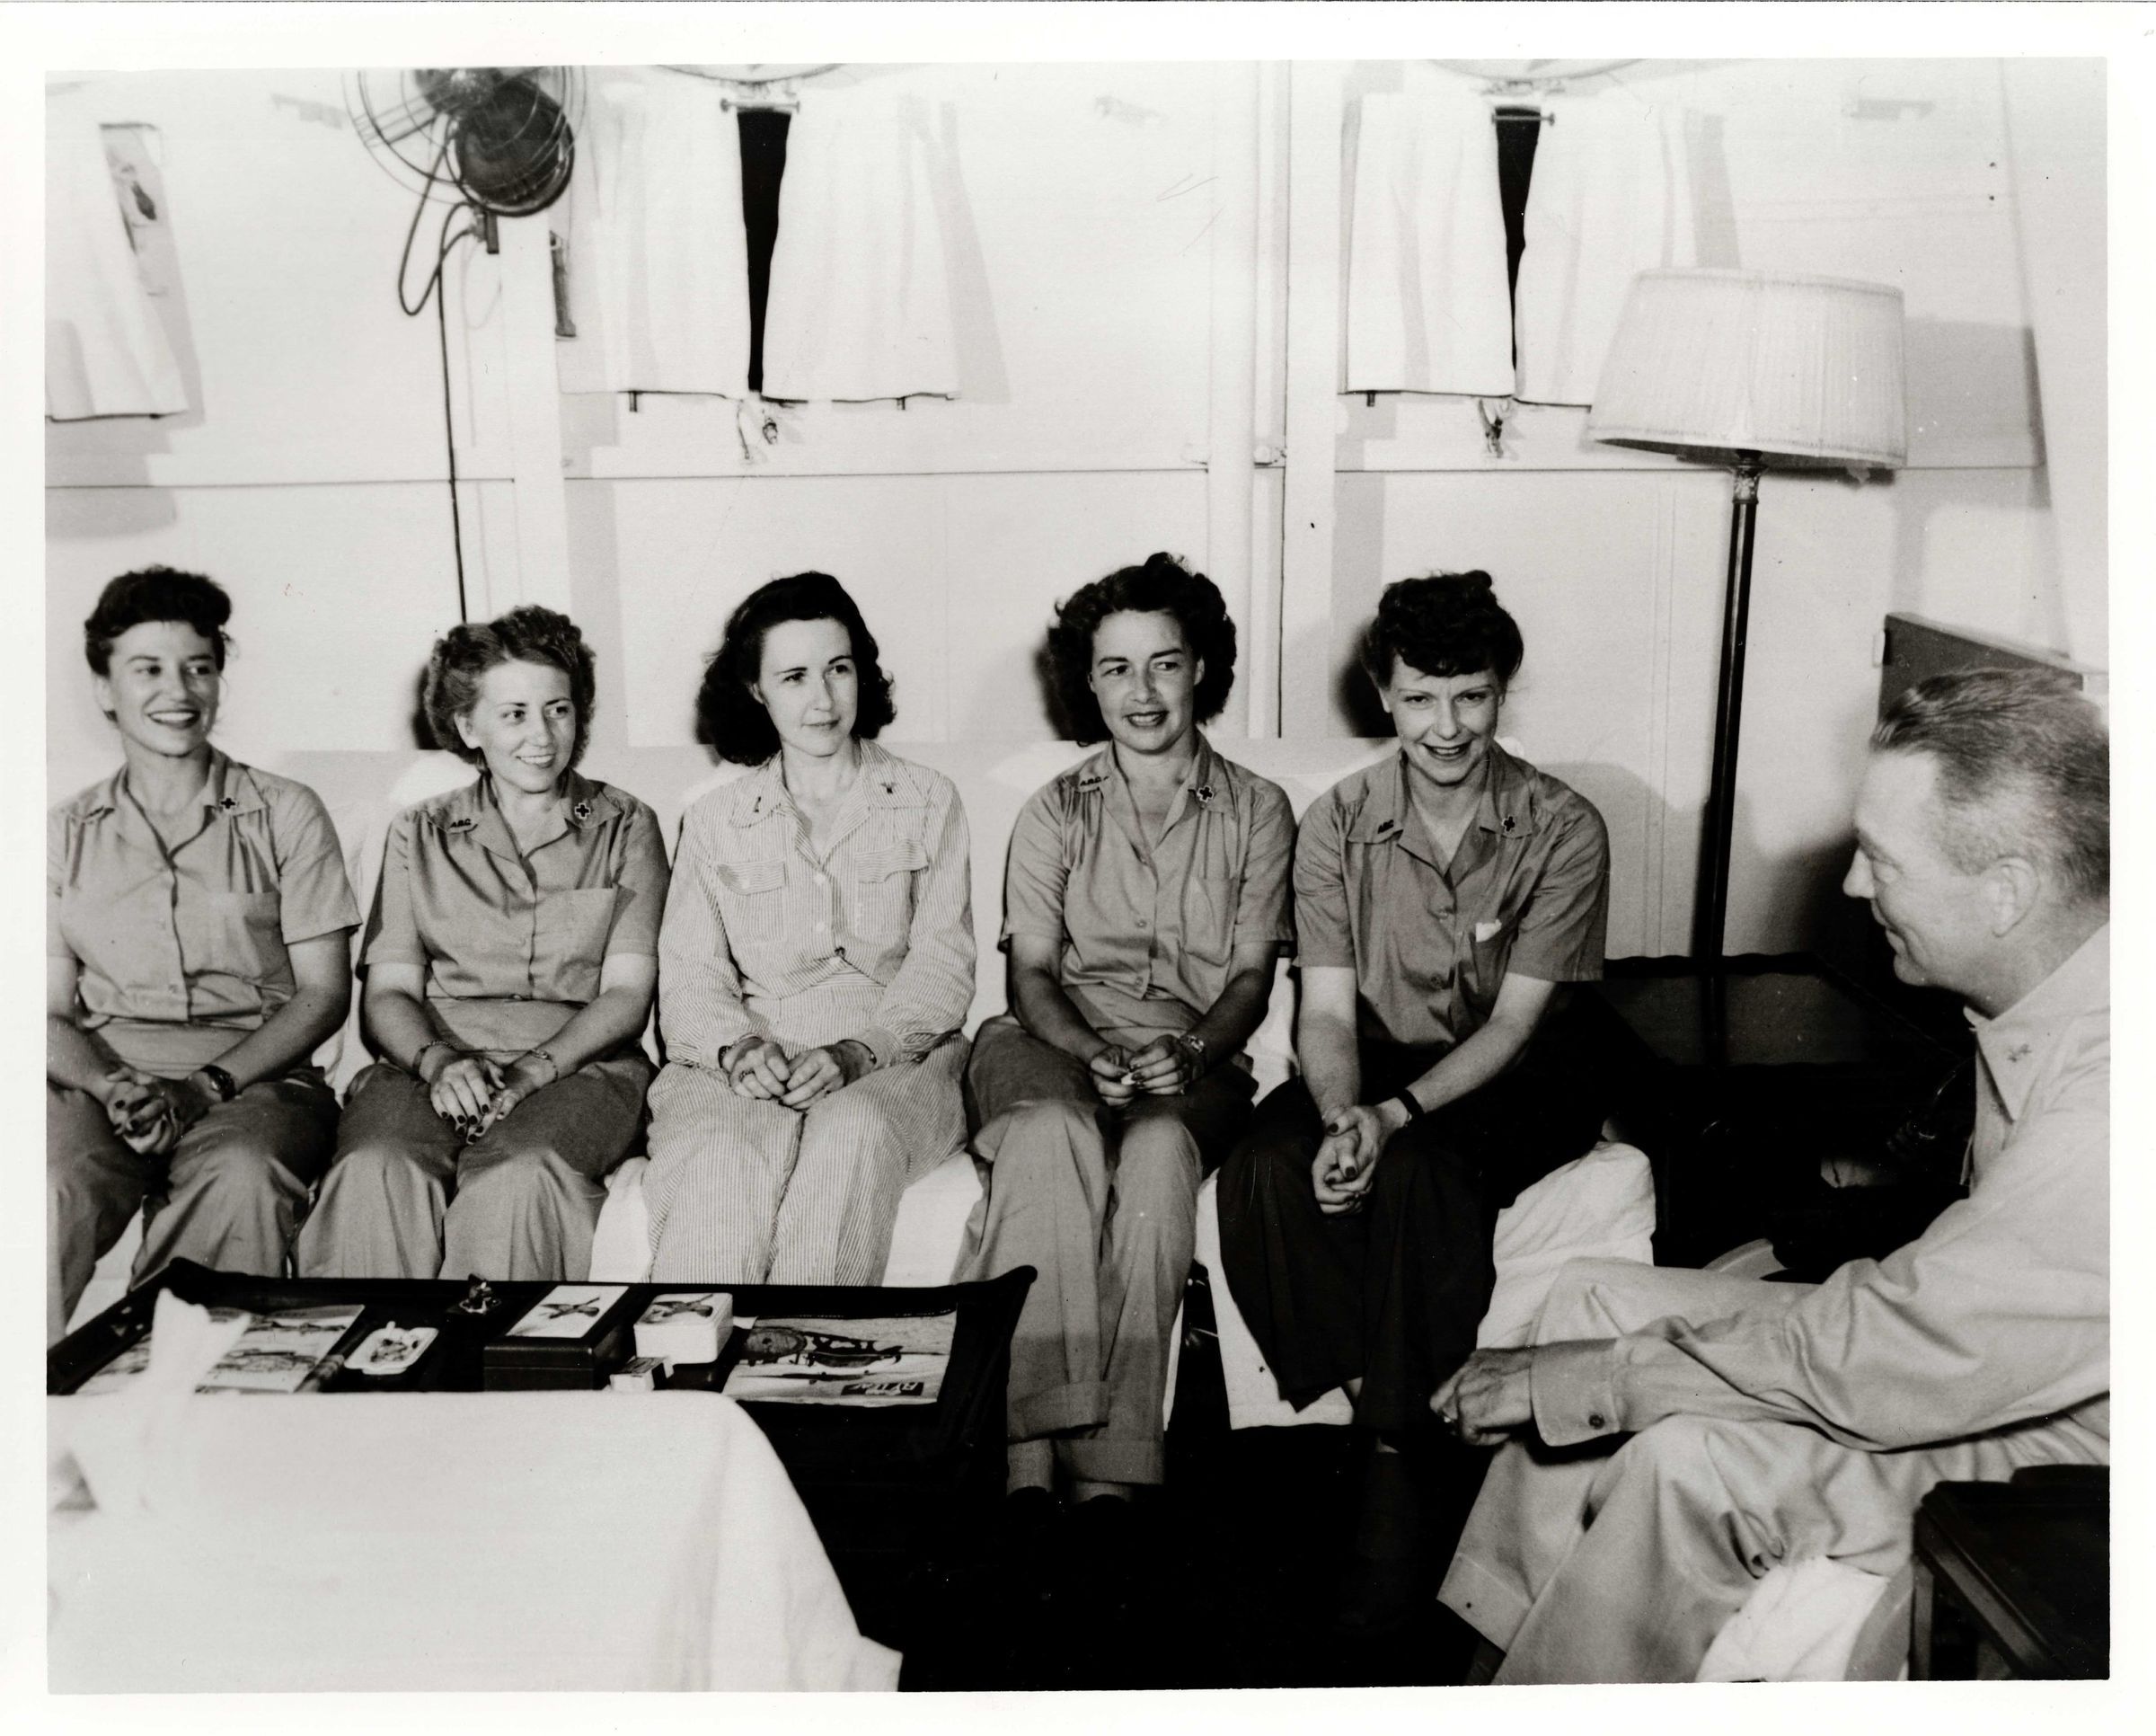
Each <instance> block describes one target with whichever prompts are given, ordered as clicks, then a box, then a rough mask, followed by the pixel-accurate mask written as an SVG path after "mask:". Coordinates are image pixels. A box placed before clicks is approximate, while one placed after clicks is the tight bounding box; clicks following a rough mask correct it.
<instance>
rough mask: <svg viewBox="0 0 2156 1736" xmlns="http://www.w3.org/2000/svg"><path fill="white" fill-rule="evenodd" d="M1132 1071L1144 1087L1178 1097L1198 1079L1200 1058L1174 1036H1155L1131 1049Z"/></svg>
mask: <svg viewBox="0 0 2156 1736" xmlns="http://www.w3.org/2000/svg"><path fill="white" fill-rule="evenodd" d="M1130 1071H1131V1076H1132V1077H1133V1078H1134V1079H1135V1080H1136V1081H1137V1085H1138V1089H1139V1090H1140V1091H1148V1092H1151V1093H1152V1094H1153V1095H1154V1096H1156V1097H1176V1096H1180V1095H1181V1094H1183V1093H1184V1092H1186V1091H1188V1090H1189V1089H1190V1087H1191V1086H1192V1085H1195V1084H1196V1083H1197V1057H1196V1056H1195V1055H1193V1054H1191V1052H1190V1051H1189V1050H1188V1049H1186V1048H1184V1047H1183V1045H1182V1044H1180V1043H1179V1042H1178V1041H1176V1040H1175V1039H1174V1038H1173V1037H1155V1038H1154V1039H1153V1041H1151V1042H1149V1043H1147V1044H1146V1045H1145V1047H1144V1048H1143V1049H1139V1050H1132V1051H1131V1057H1130Z"/></svg>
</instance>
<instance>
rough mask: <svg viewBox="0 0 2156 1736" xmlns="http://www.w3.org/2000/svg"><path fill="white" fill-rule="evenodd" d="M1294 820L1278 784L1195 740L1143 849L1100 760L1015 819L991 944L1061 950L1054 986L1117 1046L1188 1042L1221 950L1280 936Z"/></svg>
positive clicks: (1100, 756)
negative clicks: (999, 925) (1177, 1037)
mask: <svg viewBox="0 0 2156 1736" xmlns="http://www.w3.org/2000/svg"><path fill="white" fill-rule="evenodd" d="M1294 837H1295V819H1294V810H1293V809H1291V808H1290V807H1289V806H1288V801H1287V797H1286V794H1285V793H1283V792H1282V791H1281V789H1280V788H1279V786H1278V785H1277V784H1270V783H1268V782H1267V781H1266V780H1265V779H1264V778H1262V777H1259V775H1257V774H1256V773H1254V772H1250V771H1246V770H1245V769H1244V768H1243V767H1242V766H1238V765H1236V764H1235V763H1234V762H1233V760H1229V759H1224V758H1222V757H1221V756H1220V755H1219V754H1217V753H1215V751H1214V749H1213V746H1212V744H1211V743H1210V742H1208V741H1207V740H1206V739H1205V738H1204V736H1203V735H1200V736H1199V738H1198V748H1197V757H1196V758H1195V759H1194V760H1193V761H1192V763H1191V766H1190V775H1189V776H1188V778H1187V779H1185V780H1184V783H1183V786H1182V788H1181V789H1180V790H1179V791H1178V792H1177V793H1176V795H1175V799H1174V801H1173V802H1172V803H1171V805H1170V807H1169V810H1168V819H1167V822H1166V824H1165V825H1163V826H1162V828H1161V836H1160V840H1159V842H1158V844H1157V845H1150V846H1149V845H1148V844H1147V843H1146V842H1145V832H1144V827H1143V826H1141V825H1140V824H1139V821H1138V813H1137V806H1136V803H1135V801H1134V800H1133V798H1132V796H1131V793H1130V785H1129V784H1128V783H1127V782H1126V781H1125V779H1124V776H1123V774H1122V771H1121V769H1120V768H1119V767H1118V766H1117V764H1116V756H1115V751H1114V749H1113V748H1102V749H1101V750H1100V752H1099V753H1097V754H1094V755H1093V756H1091V757H1090V758H1088V759H1085V760H1082V761H1081V762H1080V763H1079V764H1078V765H1076V766H1073V767H1072V768H1071V769H1070V770H1069V771H1067V772H1065V773H1064V774H1063V775H1062V776H1060V777H1058V778H1056V779H1055V780H1054V781H1052V782H1051V783H1049V784H1046V785H1044V786H1043V787H1042V788H1040V789H1039V790H1038V791H1036V792H1035V793H1033V794H1032V795H1031V796H1030V797H1029V798H1028V799H1027V802H1026V804H1025V806H1024V807H1023V808H1022V809H1021V810H1019V816H1018V823H1017V825H1016V826H1015V827H1014V828H1012V834H1011V855H1010V860H1009V864H1008V865H1007V866H1006V868H1005V870H1004V875H1003V944H1004V945H1006V946H1008V945H1009V943H1010V942H1011V939H1012V936H1013V935H1017V934H1028V935H1037V936H1038V937H1039V938H1041V939H1043V940H1049V941H1054V942H1056V943H1058V944H1059V945H1060V946H1061V947H1062V952H1061V954H1060V962H1059V966H1058V979H1059V980H1060V981H1061V983H1062V985H1063V988H1064V989H1065V992H1066V993H1067V994H1068V995H1069V996H1070V997H1071V1000H1072V1002H1073V1004H1074V1005H1076V1007H1077V1008H1078V1010H1079V1012H1080V1013H1081V1014H1082V1015H1083V1016H1084V1018H1085V1020H1086V1022H1087V1023H1089V1024H1091V1026H1092V1027H1093V1028H1094V1029H1095V1030H1096V1031H1099V1032H1101V1033H1102V1034H1103V1035H1108V1036H1113V1037H1115V1038H1117V1039H1118V1041H1122V1040H1127V1039H1131V1038H1135V1039H1138V1040H1140V1041H1146V1040H1149V1039H1150V1038H1151V1037H1152V1036H1154V1035H1157V1034H1159V1033H1162V1032H1183V1031H1188V1030H1189V1029H1190V1028H1191V1027H1192V1026H1193V1025H1195V1024H1197V1022H1198V1021H1199V1020H1200V1019H1201V1018H1203V1017H1204V1016H1205V1014H1206V1012H1207V1011H1208V1010H1209V1009H1210V1008H1211V1007H1212V1005H1213V1003H1214V1002H1215V1001H1216V1000H1218V999H1219V998H1220V996H1221V993H1222V991H1223V990H1224V989H1225V988H1227V985H1228V965H1229V961H1230V959H1231V957H1232V956H1233V949H1234V948H1235V947H1237V946H1239V945H1248V944H1251V943H1259V942H1263V943H1278V944H1282V945H1285V944H1286V943H1289V942H1291V941H1293V939H1294V929H1293V928H1292V927H1291V926H1290V925H1289V923H1288V918H1287V878H1288V868H1289V864H1290V862H1291V861H1292V860H1293V857H1294Z"/></svg>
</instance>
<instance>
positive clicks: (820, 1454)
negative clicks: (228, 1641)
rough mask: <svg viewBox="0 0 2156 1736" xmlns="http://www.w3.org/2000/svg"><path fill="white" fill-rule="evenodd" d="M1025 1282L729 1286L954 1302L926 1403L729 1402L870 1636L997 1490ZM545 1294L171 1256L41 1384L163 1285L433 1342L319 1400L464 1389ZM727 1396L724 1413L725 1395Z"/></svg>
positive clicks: (909, 1305)
mask: <svg viewBox="0 0 2156 1736" xmlns="http://www.w3.org/2000/svg"><path fill="white" fill-rule="evenodd" d="M1032 1277H1033V1273H1032V1269H1031V1268H1030V1267H1021V1269H1019V1270H1018V1271H1013V1272H1009V1273H1005V1274H1004V1275H1003V1276H1002V1277H1000V1278H996V1279H993V1280H988V1281H986V1282H983V1283H974V1284H953V1285H947V1286H941V1287H938V1288H933V1289H927V1288H923V1289H910V1288H909V1289H879V1288H876V1287H871V1286H808V1285H740V1286H735V1287H731V1289H732V1294H733V1297H734V1307H735V1312H736V1313H737V1314H738V1315H759V1316H766V1317H769V1316H777V1315H826V1316H833V1317H836V1318H841V1319H844V1318H866V1317H870V1316H876V1315H905V1314H935V1313H941V1312H944V1311H945V1310H950V1311H952V1312H954V1313H955V1314H956V1315H957V1320H956V1324H955V1331H954V1335H953V1340H952V1345H951V1356H950V1365H949V1367H948V1368H947V1370H946V1372H945V1376H944V1381H943V1387H942V1391H941V1395H940V1396H939V1397H938V1398H937V1400H936V1401H935V1403H933V1404H925V1405H902V1406H892V1407H889V1408H886V1409H878V1410H853V1409H844V1408H840V1407H837V1406H831V1405H821V1404H758V1403H749V1404H742V1405H740V1406H739V1407H738V1408H739V1410H740V1412H741V1413H744V1414H746V1415H747V1417H748V1418H750V1419H752V1420H753V1421H754V1422H755V1424H756V1425H757V1426H758V1427H759V1428H760V1430H762V1432H763V1434H764V1437H765V1438H766V1439H768V1440H769V1442H770V1444H771V1446H772V1448H773V1449H774V1450H775V1452H776V1454H777V1456H778V1459H779V1462H780V1463H781V1464H782V1466H784V1467H785V1471H786V1473H787V1475H788V1476H789V1477H790V1478H791V1482H792V1484H793V1487H794V1489H795V1490H796V1491H797V1492H799V1495H800V1501H801V1503H802V1505H803V1506H805V1507H806V1508H807V1510H808V1516H809V1518H810V1519H811V1520H812V1521H813V1523H814V1525H815V1528H816V1531H817V1536H818V1537H820V1538H821V1540H822V1543H823V1546H824V1548H825V1551H826V1554H828V1556H829V1558H830V1562H831V1565H832V1566H833V1567H834V1568H835V1570H836V1572H837V1574H838V1577H839V1581H840V1582H841V1584H842V1585H843V1586H844V1590H845V1593H846V1596H847V1598H848V1599H849V1600H850V1601H851V1603H852V1605H853V1613H854V1616H855V1619H856V1620H857V1621H858V1622H859V1623H860V1625H861V1629H862V1632H863V1633H864V1634H869V1635H870V1636H872V1637H874V1638H877V1639H879V1640H883V1641H885V1642H886V1643H892V1644H897V1645H899V1646H901V1647H902V1648H903V1647H904V1646H905V1644H906V1643H907V1641H908V1640H909V1639H910V1638H911V1637H912V1636H911V1634H910V1632H909V1617H910V1616H912V1615H913V1614H914V1613H915V1603H916V1601H917V1597H916V1593H917V1591H918V1590H919V1588H920V1586H921V1583H922V1581H923V1578H924V1576H932V1575H935V1574H937V1573H938V1572H941V1571H942V1570H943V1569H944V1568H945V1567H946V1566H947V1564H948V1563H950V1560H951V1559H952V1558H953V1557H954V1555H958V1554H963V1553H964V1551H965V1550H967V1549H968V1547H969V1546H971V1544H972V1541H973V1539H974V1538H975V1537H977V1535H978V1533H979V1530H980V1528H981V1525H982V1522H983V1521H984V1520H985V1518H986V1516H987V1514H988V1513H989V1512H990V1510H992V1509H993V1507H994V1502H995V1501H996V1499H997V1497H998V1496H999V1495H1000V1494H1001V1492H1002V1490H1003V1395H1004V1387H1005V1382H1006V1378H1007V1376H1008V1370H1009V1366H1010V1346H1011V1334H1012V1330H1013V1329H1014V1328H1015V1326H1016V1324H1017V1322H1018V1315H1019V1310H1020V1308H1021V1306H1023V1304H1024V1300H1025V1294H1026V1290H1027V1289H1028V1287H1029V1285H1030V1283H1031V1282H1032ZM631 1288H632V1289H633V1290H636V1291H640V1292H642V1293H644V1294H645V1295H658V1294H659V1293H661V1292H664V1291H668V1290H679V1289H685V1288H689V1287H688V1286H685V1285H683V1284H679V1283H673V1284H646V1285H639V1286H632V1287H631ZM161 1289H171V1290H172V1293H173V1294H174V1295H176V1296H178V1297H180V1298H181V1299H183V1300H186V1301H190V1302H195V1303H199V1304H201V1305H203V1306H230V1307H243V1308H250V1309H253V1310H256V1311H267V1310H271V1309H278V1308H289V1307H303V1306H325V1305H328V1304H331V1303H336V1302H355V1303H359V1304H361V1305H363V1306H364V1307H365V1309H366V1313H365V1315H364V1316H363V1318H362V1320H361V1321H360V1323H359V1326H360V1329H361V1330H362V1331H367V1330H372V1328H373V1327H374V1326H376V1325H379V1324H398V1325H402V1326H414V1325H432V1326H435V1327H436V1328H437V1330H438V1332H439V1333H440V1337H439V1338H438V1340H437V1342H436V1344H435V1345H434V1347H433V1349H432V1351H430V1352H429V1354H428V1356H427V1357H426V1358H425V1359H423V1360H421V1361H420V1363H419V1364H418V1365H417V1366H416V1367H414V1368H412V1369H411V1371H410V1372H409V1373H408V1374H406V1375H403V1376H400V1377H393V1378H391V1379H389V1380H387V1381H376V1380H373V1379H370V1378H368V1377H363V1376H360V1375H357V1374H353V1373H350V1372H349V1371H348V1372H346V1373H343V1374H340V1375H339V1376H338V1377H335V1378H334V1379H333V1380H331V1382H330V1383H329V1385H328V1386H327V1387H326V1388H325V1389H324V1391H323V1394H322V1395H320V1398H321V1399H328V1398H334V1397H337V1396H339V1395H346V1394H354V1393H358V1392H362V1391H364V1392H367V1393H371V1394H376V1395H383V1394H385V1393H387V1394H398V1393H402V1394H413V1395H425V1394H453V1393H456V1394H475V1393H479V1392H481V1391H482V1389H483V1383H484V1371H483V1360H484V1351H485V1348H486V1346H487V1344H488V1343H489V1342H492V1341H494V1340H496V1339H499V1337H500V1336H501V1335H502V1334H503V1333H506V1332H507V1330H508V1327H509V1326H510V1325H511V1324H513V1323H514V1322H516V1321H517V1319H518V1318H520V1317H521V1316H522V1315H523V1314H524V1313H525V1312H526V1310H527V1309H528V1308H529V1307H530V1306H532V1305H533V1304H534V1303H535V1302H536V1301H537V1300H538V1299H539V1298H542V1297H543V1296H544V1295H545V1294H546V1293H547V1291H548V1290H549V1289H552V1285H550V1284H548V1283H545V1282H526V1283H514V1282H502V1283H497V1284H494V1285H492V1286H490V1289H492V1290H493V1291H494V1292H495V1294H496V1295H497V1297H498V1298H499V1301H498V1302H497V1304H496V1305H495V1306H492V1307H490V1309H489V1310H488V1311H487V1312H486V1313H485V1314H484V1315H477V1316H474V1315H468V1314H464V1313H462V1312H460V1310H459V1309H458V1307H457V1304H458V1302H459V1301H460V1300H461V1299H462V1298H464V1297H465V1295H466V1294H467V1291H468V1289H469V1287H468V1286H467V1285H466V1284H464V1283H462V1282H447V1281H437V1280H403V1279H315V1280H305V1279H280V1278H261V1277H247V1276H241V1275H237V1274H232V1273H224V1272H213V1271H208V1270H206V1269H204V1268H202V1267H200V1266H198V1265H195V1264H193V1263H192V1262H189V1261H183V1260H182V1261H174V1262H172V1264H171V1265H170V1266H168V1267H166V1268H165V1269H164V1271H162V1272H160V1273H158V1274H157V1275H156V1276H155V1278H153V1279H151V1280H148V1281H147V1282H146V1283H144V1284H143V1285H140V1286H138V1287H137V1289H134V1290H132V1291H130V1292H129V1293H128V1296H127V1297H126V1298H124V1299H123V1300H121V1301H120V1302H119V1303H116V1304H115V1305H114V1306H112V1307H110V1308H109V1309H107V1310H106V1311H105V1312H104V1313H103V1314H102V1315H98V1316H97V1317H96V1318H95V1319H93V1320H91V1321H89V1322H87V1323H85V1324H84V1325H83V1326H81V1327H80V1328H78V1329H77V1330H76V1331H75V1332H73V1333H69V1334H68V1335H67V1336H66V1338H64V1339H62V1340H61V1341H60V1342H58V1343H57V1344H55V1345H54V1346H53V1347H52V1348H51V1349H50V1350H49V1351H48V1352H47V1357H46V1390H47V1392H48V1393H49V1394H51V1395H66V1394H70V1393H72V1392H73V1391H74V1390H75V1387H76V1386H80V1385H81V1384H82V1382H83V1381H84V1380H85V1379H86V1378H87V1377H89V1376H90V1375H91V1374H93V1373H94V1372H95V1371H96V1370H97V1369H98V1368H102V1366H103V1365H104V1364H105V1363H106V1362H107V1361H109V1360H110V1358H111V1357H112V1356H113V1354H114V1353H115V1352H116V1351H118V1350H119V1348H120V1347H121V1346H123V1345H125V1344H127V1343H129V1342H133V1341H134V1340H135V1339H136V1338H137V1337H138V1336H139V1335H140V1334H141V1333H142V1332H143V1331H145V1330H146V1328H147V1326H148V1324H149V1320H150V1316H151V1314H152V1312H153V1311H154V1309H155V1301H156V1295H157V1292H158V1291H159V1290H161ZM641 1303H642V1298H641V1296H639V1297H632V1307H633V1308H635V1309H637V1310H639V1311H641ZM739 1342H740V1334H738V1333H737V1334H736V1335H735V1340H734V1342H733V1343H732V1344H731V1345H729V1349H728V1351H727V1353H726V1354H724V1355H722V1357H721V1358H720V1361H719V1362H718V1363H716V1364H713V1365H711V1366H709V1367H706V1368H686V1367H685V1368H679V1369H677V1370H676V1376H675V1377H674V1378H673V1379H672V1380H670V1381H667V1382H666V1383H665V1385H666V1386H668V1387H670V1388H672V1389H676V1390H684V1391H699V1392H703V1393H710V1392H713V1391H715V1390H716V1388H717V1387H718V1386H720V1385H722V1384H723V1382H724V1380H725V1377H726V1376H727V1374H728V1373H729V1371H730V1368H731V1367H732V1362H733V1360H734V1358H735V1357H736V1356H738V1347H739ZM490 1396H497V1397H505V1398H508V1397H513V1398H516V1399H517V1400H519V1401H520V1402H522V1403H526V1404H533V1403H535V1404H537V1406H538V1409H537V1411H536V1412H535V1414H540V1415H543V1414H544V1413H545V1405H546V1403H547V1401H548V1400H550V1399H552V1398H555V1397H559V1398H560V1399H561V1400H564V1401H567V1400H572V1399H573V1400H581V1399H583V1398H584V1396H585V1395H580V1394H574V1393H563V1394H561V1395H552V1394H545V1393H534V1394H523V1393H518V1394H502V1395H490ZM218 1402H220V1403H222V1402H223V1401H218ZM234 1402H236V1403H238V1404H243V1405H245V1406H247V1407H249V1408H252V1407H254V1406H256V1405H259V1404H264V1403H267V1404H287V1405H289V1404H299V1405H306V1404H314V1403H317V1402H319V1401H318V1399H317V1398H316V1397H314V1396H313V1395H307V1396H296V1397H294V1398H290V1399H274V1398H273V1399H269V1400H260V1399H241V1400H237V1401H234ZM591 1402H592V1403H594V1404H601V1405H604V1404H609V1403H612V1404H635V1403H637V1402H639V1395H630V1394H619V1393H606V1394H599V1395H593V1396H592V1399H591ZM726 1404H727V1405H728V1406H729V1408H730V1407H732V1405H733V1401H731V1400H728V1401H726Z"/></svg>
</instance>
